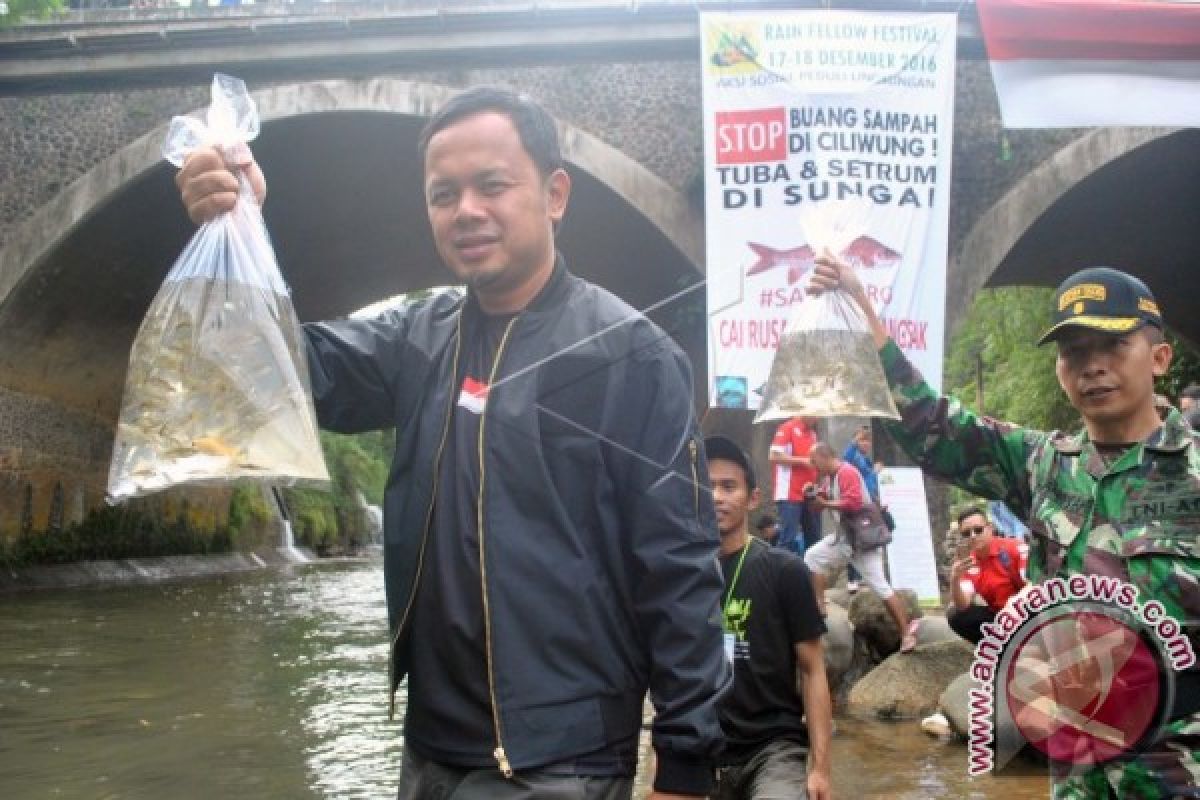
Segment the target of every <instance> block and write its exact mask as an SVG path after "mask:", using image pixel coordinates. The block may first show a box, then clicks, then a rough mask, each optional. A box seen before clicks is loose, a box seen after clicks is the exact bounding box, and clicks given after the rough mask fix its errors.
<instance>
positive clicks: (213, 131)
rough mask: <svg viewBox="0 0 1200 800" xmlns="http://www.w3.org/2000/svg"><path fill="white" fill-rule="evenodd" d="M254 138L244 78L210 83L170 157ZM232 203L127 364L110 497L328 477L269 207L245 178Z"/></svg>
mask: <svg viewBox="0 0 1200 800" xmlns="http://www.w3.org/2000/svg"><path fill="white" fill-rule="evenodd" d="M257 133H258V113H257V110H256V109H255V107H254V103H253V100H252V99H251V98H250V96H249V94H248V92H247V91H246V87H245V84H243V83H242V82H241V81H240V80H238V79H236V78H231V77H228V76H225V75H217V76H215V77H214V78H213V96H212V105H211V106H210V107H209V109H208V112H207V115H206V117H205V120H204V121H201V120H199V119H197V118H194V117H176V118H175V119H174V120H172V124H171V129H170V132H169V133H168V136H167V141H166V143H165V144H164V147H163V154H164V156H165V157H166V158H167V160H169V161H171V163H173V164H175V165H176V166H179V165H181V164H182V163H183V159H184V158H186V157H187V155H188V154H189V153H191V152H192V151H193V150H194V149H196V148H197V147H200V146H205V145H216V146H217V147H218V148H219V149H222V150H223V151H225V152H229V151H230V150H231V149H232V148H236V147H244V146H245V143H246V142H248V141H250V140H251V139H253V138H254V136H256V135H257ZM240 189H241V191H240V197H239V199H238V203H237V205H236V206H235V207H234V209H233V211H231V212H229V213H226V214H222V215H220V216H219V217H217V218H216V219H213V220H212V221H210V222H207V223H205V224H204V225H202V226H201V227H200V228H199V229H198V230H197V231H196V233H195V235H194V236H193V237H192V239H191V241H190V242H188V244H187V246H186V247H185V248H184V250H183V253H182V254H181V255H180V256H179V259H178V260H177V261H176V262H175V265H174V266H173V267H172V268H171V271H170V272H169V273H168V274H167V277H166V280H165V281H164V282H163V285H162V288H161V289H159V291H158V294H157V295H156V296H155V298H154V300H153V301H152V302H151V304H150V309H149V310H148V311H147V312H146V317H145V319H144V320H143V321H142V325H141V327H140V328H139V329H138V333H137V337H136V338H135V340H134V343H133V349H132V352H131V354H130V359H129V371H128V373H127V375H126V380H125V394H124V397H123V400H122V403H121V413H120V417H119V418H118V421H117V433H116V441H115V442H114V445H113V457H112V464H111V466H110V468H109V476H108V499H109V502H113V503H115V502H119V501H121V500H123V499H125V498H129V497H137V496H140V495H144V494H149V493H151V492H155V491H159V490H161V489H165V488H168V487H171V486H179V485H183V484H191V485H198V484H204V485H212V484H224V483H227V482H230V481H234V480H237V479H240V478H258V479H262V480H265V481H268V482H270V483H273V484H276V485H285V486H294V485H299V484H303V485H322V484H327V483H328V481H329V472H328V470H327V469H326V467H325V459H324V455H323V454H322V452H321V443H320V439H319V437H318V433H317V425H316V414H315V413H314V411H313V405H312V397H311V389H310V384H309V379H308V370H307V362H306V361H305V352H304V345H303V340H302V339H301V334H300V329H299V324H298V322H297V319H296V313H295V310H294V309H293V307H292V302H291V298H290V295H289V293H288V288H287V286H286V284H284V282H283V277H282V275H281V274H280V272H279V267H278V265H277V263H276V259H275V252H274V250H273V249H272V247H271V243H270V240H269V239H268V237H267V231H266V227H265V226H264V225H263V220H262V215H261V213H260V211H259V208H258V204H257V202H256V200H255V198H254V197H253V194H252V192H251V190H250V188H249V184H248V182H247V181H246V180H245V179H244V178H243V179H242V181H241V187H240Z"/></svg>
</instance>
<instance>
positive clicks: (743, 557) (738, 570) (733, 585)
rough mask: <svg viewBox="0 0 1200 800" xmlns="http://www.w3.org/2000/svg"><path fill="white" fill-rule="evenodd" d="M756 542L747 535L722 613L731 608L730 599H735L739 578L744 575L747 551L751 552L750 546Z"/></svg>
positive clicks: (722, 605)
mask: <svg viewBox="0 0 1200 800" xmlns="http://www.w3.org/2000/svg"><path fill="white" fill-rule="evenodd" d="M753 544H754V537H753V536H747V537H746V545H745V547H743V548H742V554H741V555H740V556H738V563H737V566H736V567H734V568H733V580H731V581H730V582H729V589H728V590H727V591H726V592H725V602H724V603H722V604H721V613H722V614H724V613H725V611H726V609H728V608H729V601H730V600H732V599H733V590H734V589H735V588H736V587H737V582H738V578H740V577H741V575H742V564H745V563H746V553H749V552H750V547H751V546H752V545H753Z"/></svg>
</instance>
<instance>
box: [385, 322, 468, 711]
mask: <svg viewBox="0 0 1200 800" xmlns="http://www.w3.org/2000/svg"><path fill="white" fill-rule="evenodd" d="M456 327H457V330H456V332H455V341H454V363H453V365H452V367H451V370H450V397H449V399H448V400H447V401H446V421H445V422H444V423H443V424H442V440H441V441H440V442H439V443H438V449H437V455H436V456H434V459H433V486H432V489H431V490H430V494H429V508H427V509H426V511H425V530H424V531H423V532H422V534H421V549H420V550H419V551H418V552H417V575H416V577H415V578H414V579H413V585H412V589H411V590H410V591H409V593H408V602H407V603H405V605H404V613H402V614H401V615H400V623H399V624H398V625H397V626H396V635H395V636H393V637H392V646H391V648H390V649H389V650H388V721H389V722H390V721H391V720H392V719H394V718H395V716H396V645H397V644H398V643H399V642H400V634H401V633H402V632H403V631H404V623H405V622H407V621H408V614H409V612H410V611H412V606H413V600H415V599H416V597H417V584H418V583H419V582H420V580H421V571H422V568H423V567H424V565H425V544H426V543H427V542H428V541H429V528H430V526H431V525H432V524H433V506H434V503H436V502H437V489H438V478H439V477H440V476H441V472H440V470H439V466H438V465H439V464H441V462H442V453H443V452H445V449H446V436H447V434H449V432H450V417H451V415H452V414H453V413H454V402H455V399H456V395H455V393H454V390H455V388H456V387H455V382H456V381H457V380H458V355H459V353H460V352H461V349H462V311H459V314H458V323H457V326H456Z"/></svg>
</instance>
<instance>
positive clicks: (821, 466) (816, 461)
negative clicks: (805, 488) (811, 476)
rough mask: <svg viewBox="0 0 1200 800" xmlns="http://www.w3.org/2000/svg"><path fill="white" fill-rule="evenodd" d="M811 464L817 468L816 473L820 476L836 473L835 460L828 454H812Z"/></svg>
mask: <svg viewBox="0 0 1200 800" xmlns="http://www.w3.org/2000/svg"><path fill="white" fill-rule="evenodd" d="M812 463H813V466H814V467H816V468H817V472H819V473H821V474H822V475H832V474H833V473H835V472H837V459H836V458H834V457H833V456H831V455H829V454H828V453H822V452H813V454H812Z"/></svg>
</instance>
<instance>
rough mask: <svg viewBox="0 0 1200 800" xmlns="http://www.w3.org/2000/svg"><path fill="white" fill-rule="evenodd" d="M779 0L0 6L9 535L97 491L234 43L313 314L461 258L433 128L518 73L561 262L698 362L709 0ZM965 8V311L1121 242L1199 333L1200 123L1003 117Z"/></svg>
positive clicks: (960, 99) (956, 205) (0, 302)
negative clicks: (994, 291)
mask: <svg viewBox="0 0 1200 800" xmlns="http://www.w3.org/2000/svg"><path fill="white" fill-rule="evenodd" d="M771 5H772V4H770V3H762V2H758V3H751V2H736V0H734V1H732V2H729V1H727V2H721V3H712V4H709V3H705V2H699V3H696V2H687V3H683V2H675V1H674V0H663V1H662V2H639V3H628V2H627V3H619V2H615V0H614V1H612V2H606V0H596V2H591V1H590V0H589V2H583V3H559V4H556V5H541V4H529V3H524V4H520V5H512V4H505V3H479V2H475V3H472V4H471V5H470V6H466V5H464V4H461V3H452V2H446V1H443V2H441V3H438V4H436V5H429V6H424V5H422V4H420V3H415V4H414V3H404V4H401V5H399V6H393V5H388V4H386V3H361V4H357V5H353V4H351V5H343V4H320V5H304V6H300V5H288V6H263V7H256V8H253V9H249V10H247V9H234V10H229V11H225V12H222V13H211V14H208V13H205V14H202V15H201V14H196V13H192V12H182V11H181V12H173V11H155V12H134V11H128V10H127V11H116V12H108V13H106V14H82V15H77V16H76V17H73V18H70V19H63V20H59V21H55V22H52V23H47V24H41V25H36V26H27V27H23V28H20V29H17V30H14V31H8V32H4V33H0V170H2V173H0V174H3V175H4V177H5V178H6V180H4V181H3V183H2V184H0V536H5V535H12V534H13V533H14V532H15V531H16V530H18V529H19V528H20V527H21V525H22V524H24V525H30V524H32V526H33V527H34V528H35V529H40V528H44V527H46V525H48V524H56V523H57V522H58V521H59V520H63V521H70V520H71V519H73V518H77V517H78V516H80V515H81V514H82V513H83V511H84V510H85V509H86V508H88V507H91V506H93V505H95V504H97V503H99V502H100V501H101V498H102V496H103V487H104V482H105V477H106V472H107V465H108V458H109V452H110V447H111V438H112V427H113V424H114V421H115V418H116V413H117V408H118V404H119V400H120V393H121V389H122V383H123V379H124V373H125V366H126V359H127V357H128V351H129V345H130V343H131V341H132V338H133V335H134V333H135V331H136V329H137V325H138V323H139V322H140V320H141V318H142V316H143V314H144V312H145V310H146V307H147V305H148V304H149V301H150V298H151V297H152V296H153V294H154V292H155V291H156V289H157V287H158V285H159V283H160V282H161V279H162V277H163V275H164V273H165V271H166V269H167V268H168V267H169V265H170V264H171V263H172V261H173V260H174V258H175V257H176V256H177V255H178V253H179V251H180V249H181V247H182V245H183V243H184V242H185V241H186V240H187V237H188V236H189V235H190V233H191V226H190V223H188V221H187V220H186V218H185V217H184V214H183V212H182V209H181V208H180V205H179V202H178V200H177V196H176V192H175V189H174V186H173V184H172V180H171V179H172V172H173V170H172V168H171V167H170V166H169V165H167V164H166V163H165V162H163V161H162V159H161V156H160V154H159V148H160V146H161V141H162V138H163V134H164V131H165V123H166V122H167V121H168V120H169V119H170V117H171V116H172V115H174V114H179V113H186V112H190V111H194V110H196V109H199V108H202V107H203V106H204V105H206V103H207V92H208V84H209V81H210V80H211V75H212V72H213V71H214V70H217V69H220V70H222V71H227V72H231V73H233V74H237V75H239V76H240V77H244V78H246V79H247V81H248V83H249V84H250V85H251V87H252V88H255V87H257V91H256V93H255V97H256V100H257V102H258V105H259V109H260V111H261V113H262V116H263V119H264V126H263V132H262V135H261V136H260V138H259V140H258V141H257V142H256V143H255V151H256V154H257V156H258V158H259V161H260V162H261V163H262V165H263V168H264V170H265V171H266V173H267V175H268V177H269V181H270V187H271V198H270V200H269V202H268V204H267V208H266V215H267V223H268V226H269V227H270V229H271V231H272V234H273V236H274V239H275V242H276V246H277V249H278V253H279V257H280V261H281V264H283V266H284V269H285V273H286V275H287V278H288V281H289V283H290V284H291V286H292V288H293V293H294V298H295V302H296V306H297V309H298V311H299V313H300V315H301V317H302V318H305V319H316V318H323V317H329V316H335V315H340V314H345V313H348V312H349V311H351V310H353V309H355V308H358V307H360V306H362V305H365V304H366V303H369V302H371V301H373V300H376V299H379V298H381V297H385V296H389V295H392V294H395V293H398V292H402V291H408V290H412V289H417V288H421V287H426V286H430V285H436V284H439V283H441V282H443V281H444V279H445V278H444V274H443V272H442V270H441V267H440V266H439V263H438V260H437V257H436V254H435V253H434V250H433V246H432V241H431V238H430V235H429V233H428V230H427V226H426V223H425V218H424V208H423V203H422V199H421V193H420V179H419V175H420V167H421V165H420V164H419V162H418V160H417V158H416V148H415V142H416V135H417V132H418V131H419V129H420V126H421V124H422V122H423V120H424V118H425V117H427V116H428V114H429V113H430V112H431V110H432V109H433V108H435V107H436V106H437V105H438V104H440V103H441V102H442V101H443V100H444V99H445V98H447V97H448V96H450V95H451V94H452V93H453V92H454V91H456V90H457V89H459V88H462V87H465V86H469V85H474V84H480V83H490V84H499V85H505V86H510V87H513V88H517V89H521V90H523V91H526V92H528V93H529V94H531V95H533V96H534V97H536V98H538V99H539V100H540V101H542V102H543V103H544V104H545V105H546V106H547V107H548V108H549V109H550V110H551V111H552V113H553V114H554V115H555V116H556V118H557V119H558V121H559V124H560V127H561V130H562V133H563V140H564V144H565V150H566V155H567V158H568V160H569V162H570V164H571V167H572V172H573V177H574V181H575V188H574V193H573V196H572V202H571V210H570V213H569V214H568V219H567V221H566V224H565V226H564V228H563V231H562V233H561V237H560V245H561V248H562V250H563V251H564V253H565V254H566V256H567V258H568V261H569V263H570V264H571V265H572V267H573V269H575V271H577V272H578V273H580V274H582V275H584V276H585V277H588V278H589V279H591V280H594V281H596V282H597V283H600V284H602V285H604V286H607V287H608V288H610V289H612V290H614V291H615V292H617V293H618V294H620V295H622V296H624V297H625V298H626V299H627V300H628V301H629V302H631V303H632V304H634V305H635V306H637V307H639V308H648V309H652V311H651V316H653V317H654V318H655V319H656V320H657V321H659V322H660V323H661V324H663V325H664V326H665V327H667V328H668V329H669V330H671V331H672V332H673V333H674V335H675V336H676V337H677V338H678V339H679V341H680V342H681V344H682V345H683V346H684V347H685V348H686V349H687V350H688V351H689V352H690V353H691V355H692V359H693V362H694V364H695V366H696V368H697V373H698V375H697V377H698V379H699V385H700V386H703V385H704V382H703V374H702V373H703V369H704V364H705V358H704V354H703V353H704V349H703V337H704V316H703V292H702V291H692V292H686V291H683V290H685V289H687V288H688V287H691V286H695V285H697V284H698V283H699V282H700V281H701V280H702V278H703V275H704V247H703V207H702V201H701V198H702V194H703V193H702V183H701V181H702V177H701V176H702V170H701V161H702V152H703V151H702V143H701V115H700V65H699V49H700V45H699V41H698V22H697V17H696V8H697V7H699V8H701V9H703V8H707V7H710V6H711V7H712V8H714V9H728V8H731V7H733V8H743V7H744V8H747V9H750V8H764V7H770V6H771ZM779 5H780V7H783V4H779ZM786 5H787V7H789V8H796V7H805V6H812V7H816V6H824V5H827V4H826V3H818V2H807V3H806V2H800V3H796V2H792V3H788V4H786ZM833 5H834V7H838V6H841V7H858V8H864V7H866V8H869V7H872V6H875V7H881V8H882V7H887V8H909V9H912V10H919V9H924V10H932V11H937V10H954V9H957V8H958V7H959V6H960V5H961V4H960V2H958V0H919V1H914V2H900V1H897V2H883V0H879V2H874V3H872V2H858V3H836V2H835V3H833ZM959 30H960V47H959V50H960V61H959V64H958V69H957V95H958V96H957V100H956V103H957V107H956V120H955V133H954V135H955V143H954V157H955V161H954V175H953V187H952V200H951V207H952V211H951V242H950V272H949V291H948V299H947V303H948V309H947V312H948V322H949V325H950V327H951V329H953V328H954V326H955V325H956V324H957V323H958V322H959V321H960V320H961V317H962V311H963V310H964V309H965V308H966V307H967V306H968V304H969V298H970V297H971V296H972V294H973V293H974V292H975V291H976V290H977V289H979V288H980V287H981V286H983V285H985V284H993V285H996V284H1018V283H1024V284H1037V285H1053V284H1055V283H1056V282H1057V281H1058V280H1060V279H1061V278H1062V277H1063V276H1065V275H1066V274H1068V273H1069V272H1071V271H1073V270H1075V269H1077V268H1079V267H1081V266H1084V265H1090V264H1111V265H1114V266H1119V267H1125V268H1128V269H1132V270H1135V271H1137V272H1139V273H1140V274H1142V275H1144V276H1145V277H1146V279H1147V280H1148V282H1149V283H1150V284H1151V285H1152V286H1154V287H1157V288H1158V291H1159V294H1160V300H1161V302H1162V305H1163V307H1164V313H1165V314H1166V316H1167V319H1169V320H1171V321H1172V323H1174V324H1175V326H1176V330H1177V332H1179V333H1181V334H1182V335H1184V336H1185V337H1186V338H1188V339H1190V340H1191V341H1192V342H1200V322H1198V321H1197V318H1196V317H1195V315H1193V314H1192V313H1191V310H1192V306H1193V305H1194V302H1195V301H1194V298H1196V297H1197V296H1200V271H1198V270H1196V269H1195V268H1194V267H1193V266H1192V263H1193V261H1194V260H1195V253H1197V251H1198V245H1200V224H1198V223H1200V220H1198V219H1197V217H1198V216H1200V202H1197V201H1198V200H1200V197H1198V196H1197V195H1198V193H1200V189H1197V187H1198V186H1200V132H1198V131H1196V130H1157V129H1153V130H1151V129H1094V130H1067V131H1040V132H1031V131H1010V132H1008V133H1005V132H1004V131H1003V130H1002V129H1001V126H1000V122H999V117H998V111H997V107H996V99H995V95H994V91H993V88H992V83H991V78H990V75H989V73H988V69H987V64H986V62H984V61H983V60H982V59H981V55H982V49H981V47H980V43H979V37H978V32H977V22H976V20H975V17H974V10H973V6H972V5H970V4H968V5H967V6H966V7H965V8H964V9H963V10H962V13H961V14H960V23H959ZM681 292H682V294H681V295H680V296H679V297H677V298H676V299H673V300H669V301H667V300H664V298H669V297H672V296H675V295H677V294H679V293H681ZM161 502H162V503H164V504H165V506H164V508H166V509H167V511H166V512H164V513H169V509H170V505H171V503H172V502H173V501H172V499H171V498H170V497H169V496H167V497H165V498H163V499H162V500H161ZM192 510H193V513H194V512H195V510H196V504H195V502H194V501H193V506H192ZM210 510H211V512H212V513H213V514H218V515H219V514H220V513H221V511H222V509H221V508H220V499H219V498H218V499H216V500H213V502H212V504H211V509H210Z"/></svg>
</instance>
